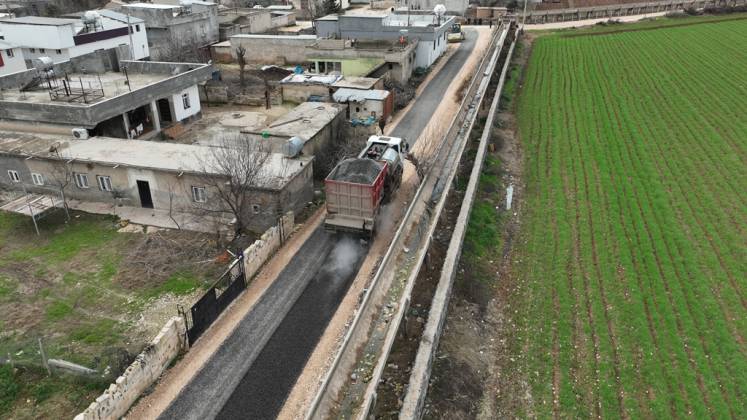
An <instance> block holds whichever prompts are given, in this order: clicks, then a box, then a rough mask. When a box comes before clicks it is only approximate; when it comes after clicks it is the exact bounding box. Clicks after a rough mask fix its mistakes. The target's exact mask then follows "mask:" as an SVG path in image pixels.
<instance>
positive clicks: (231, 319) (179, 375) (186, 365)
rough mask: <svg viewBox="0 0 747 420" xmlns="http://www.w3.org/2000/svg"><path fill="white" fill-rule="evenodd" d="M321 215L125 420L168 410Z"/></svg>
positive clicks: (293, 238)
mask: <svg viewBox="0 0 747 420" xmlns="http://www.w3.org/2000/svg"><path fill="white" fill-rule="evenodd" d="M324 214H325V212H324V208H320V209H319V210H317V211H316V213H314V215H313V216H311V217H310V218H309V220H308V221H307V222H306V223H305V224H304V225H302V226H301V227H300V228H299V229H298V231H296V232H295V233H294V234H293V235H292V236H291V237H290V239H289V240H288V242H286V244H285V245H284V246H283V247H282V248H281V249H280V251H278V253H277V254H275V256H273V257H272V259H270V261H269V262H268V263H267V264H266V265H265V267H263V268H262V270H261V271H260V272H259V274H258V275H257V276H256V277H255V279H254V280H253V281H252V283H251V284H250V285H249V287H248V288H247V289H246V291H245V292H244V293H243V294H242V295H241V296H240V297H239V298H238V299H236V301H235V302H234V303H233V304H231V306H229V307H228V309H226V311H224V312H223V314H222V315H221V316H220V317H219V318H218V320H216V321H215V323H214V324H213V325H212V326H211V327H210V329H209V330H208V331H207V332H205V334H204V335H203V336H202V337H201V338H200V340H199V341H197V343H196V345H195V346H194V347H193V348H192V349H190V351H189V352H187V354H186V355H185V356H184V358H183V359H181V360H179V362H177V364H176V365H175V366H174V367H173V368H171V369H169V370H168V371H167V372H166V373H165V374H164V376H163V377H162V378H161V379H160V381H159V382H158V384H157V386H156V388H155V390H154V391H153V392H152V393H150V394H148V395H146V396H144V397H142V398H141V399H140V401H139V402H138V403H137V405H135V406H134V407H133V408H132V409H131V410H130V412H129V413H128V415H127V417H128V418H130V419H153V418H156V417H158V415H160V414H161V413H162V412H163V411H164V410H165V409H166V407H168V405H169V404H170V403H171V401H173V400H174V399H175V398H176V396H177V395H178V394H179V392H180V391H181V390H182V388H184V386H185V385H186V384H187V383H189V382H190V381H191V380H192V378H193V377H194V375H195V374H196V373H197V371H199V370H200V368H201V367H202V365H203V364H205V362H206V361H207V360H208V359H209V358H210V357H211V356H212V355H213V353H215V351H216V350H217V349H218V348H219V347H220V345H221V344H222V343H223V341H224V340H225V339H226V338H227V337H228V336H229V335H230V334H231V332H232V331H233V330H234V328H235V327H236V325H237V324H238V323H239V321H241V319H243V318H244V317H245V316H246V314H247V313H248V312H249V311H250V310H251V309H252V308H253V307H254V305H255V304H256V303H257V301H258V300H259V298H260V297H261V296H262V294H263V293H264V292H265V291H266V290H267V289H268V288H269V287H270V285H272V283H273V281H274V280H275V279H276V278H277V277H278V275H279V273H280V272H281V271H282V270H283V269H284V268H285V267H286V265H288V264H289V263H290V262H291V259H292V258H293V256H294V254H295V253H296V251H298V249H299V248H300V247H301V245H303V244H304V242H306V240H307V239H308V237H309V236H310V235H311V233H313V232H314V231H315V230H316V228H317V227H318V226H319V224H320V223H321V222H322V220H324Z"/></svg>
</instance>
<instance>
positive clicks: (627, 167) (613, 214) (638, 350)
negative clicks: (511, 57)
mask: <svg viewBox="0 0 747 420" xmlns="http://www.w3.org/2000/svg"><path fill="white" fill-rule="evenodd" d="M651 26H652V25H650V24H647V25H646V26H644V27H643V28H639V30H633V31H619V32H616V33H611V34H597V35H594V34H587V35H583V36H575V35H574V34H573V33H572V32H570V33H569V32H563V33H557V34H551V35H547V36H541V37H539V38H537V39H536V40H535V42H534V46H533V51H532V55H531V57H530V60H529V64H528V67H527V69H526V73H525V78H524V81H523V87H522V92H521V96H520V98H519V102H518V104H517V115H518V118H519V127H520V134H521V137H522V142H523V145H524V154H525V156H526V183H527V191H526V196H525V200H526V201H525V204H524V208H525V209H526V211H525V215H524V217H523V220H522V226H523V227H522V229H523V233H522V235H523V236H522V238H521V241H520V245H517V247H518V248H517V249H516V253H517V255H516V258H515V261H518V262H517V263H516V264H517V266H516V272H517V274H518V275H517V277H519V278H521V283H520V284H519V286H518V289H519V290H520V292H519V293H517V294H516V296H515V298H516V299H517V302H518V303H519V308H520V309H519V312H518V317H517V325H516V331H515V337H513V338H512V340H514V343H513V344H512V346H513V350H514V355H515V356H516V358H517V360H516V364H515V366H514V368H515V369H516V371H515V372H514V373H515V374H516V375H517V377H518V378H519V379H521V381H520V382H523V383H525V384H526V385H525V391H526V392H525V395H522V396H520V397H518V398H520V399H521V400H522V403H521V406H520V408H519V409H520V410H525V412H524V413H523V415H529V416H534V415H536V416H539V417H552V416H555V417H569V418H577V417H591V416H602V417H604V418H616V417H623V418H631V419H637V418H667V417H668V416H672V417H694V418H747V345H746V344H745V340H746V339H747V20H746V19H742V20H734V19H733V17H732V20H729V21H725V22H720V23H702V24H693V25H689V26H681V27H672V28H661V29H652V28H651ZM634 28H635V27H634ZM569 35H571V36H569ZM512 360H513V359H512ZM504 392H505V391H504ZM518 414H519V415H522V413H518Z"/></svg>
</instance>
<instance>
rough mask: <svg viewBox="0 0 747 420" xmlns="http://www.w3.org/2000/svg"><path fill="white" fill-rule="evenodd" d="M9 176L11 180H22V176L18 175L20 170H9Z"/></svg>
mask: <svg viewBox="0 0 747 420" xmlns="http://www.w3.org/2000/svg"><path fill="white" fill-rule="evenodd" d="M8 178H10V181H11V182H21V177H20V176H18V171H14V170H12V169H11V170H8Z"/></svg>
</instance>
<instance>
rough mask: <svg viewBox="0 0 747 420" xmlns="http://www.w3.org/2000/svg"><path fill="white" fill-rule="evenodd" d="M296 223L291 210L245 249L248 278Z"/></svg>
mask: <svg viewBox="0 0 747 420" xmlns="http://www.w3.org/2000/svg"><path fill="white" fill-rule="evenodd" d="M294 223H295V217H294V215H293V212H292V211H289V212H288V213H286V214H285V216H283V217H281V218H280V223H279V224H278V225H277V226H273V227H271V228H269V229H267V231H266V232H265V233H264V234H263V235H262V237H261V238H259V239H257V240H256V241H254V243H253V244H251V245H250V246H249V248H247V249H245V250H244V273H245V275H246V278H247V279H251V278H252V277H254V275H255V274H257V272H258V271H259V269H260V268H262V265H264V263H265V262H266V261H267V260H268V259H269V258H270V256H271V255H272V254H273V253H275V251H277V249H278V248H280V245H282V243H283V241H285V240H286V239H288V236H290V234H291V233H293V226H294ZM76 420H77V419H76Z"/></svg>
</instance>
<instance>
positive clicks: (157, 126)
mask: <svg viewBox="0 0 747 420" xmlns="http://www.w3.org/2000/svg"><path fill="white" fill-rule="evenodd" d="M150 112H151V114H153V130H155V131H161V117H160V116H159V115H158V106H157V105H156V101H152V102H151V103H150Z"/></svg>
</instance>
